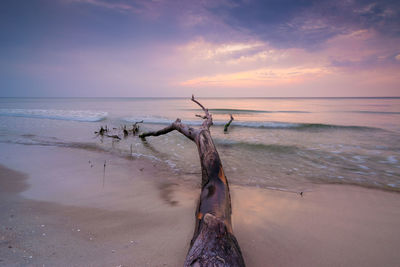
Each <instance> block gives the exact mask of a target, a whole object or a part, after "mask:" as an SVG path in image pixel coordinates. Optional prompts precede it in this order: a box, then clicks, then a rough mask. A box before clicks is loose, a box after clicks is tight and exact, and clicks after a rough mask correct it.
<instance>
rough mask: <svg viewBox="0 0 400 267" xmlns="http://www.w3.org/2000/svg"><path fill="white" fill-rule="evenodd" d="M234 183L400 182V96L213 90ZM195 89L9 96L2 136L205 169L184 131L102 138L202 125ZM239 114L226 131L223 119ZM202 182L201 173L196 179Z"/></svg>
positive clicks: (209, 101)
mask: <svg viewBox="0 0 400 267" xmlns="http://www.w3.org/2000/svg"><path fill="white" fill-rule="evenodd" d="M199 100H200V101H201V102H202V104H203V105H204V106H206V107H208V108H209V109H210V112H211V113H212V114H213V118H214V126H213V127H212V135H213V138H214V142H215V143H216V145H217V148H218V151H219V153H220V156H221V159H222V161H223V164H224V167H225V172H226V174H227V176H228V178H229V180H230V182H231V183H234V184H241V185H251V186H257V187H263V188H270V189H279V190H288V191H304V190H307V189H309V188H311V187H312V184H314V183H354V184H360V185H364V186H370V187H378V188H386V189H392V190H398V189H400V98H272V99H271V98H228V99H222V98H205V99H199ZM195 114H201V110H200V109H199V108H197V106H196V105H195V104H194V103H193V102H191V101H190V99H186V98H168V99H165V98H0V142H6V143H19V144H25V145H45V146H62V147H76V148H81V149H89V150H93V151H98V152H99V153H116V154H119V155H122V156H127V155H131V156H132V157H138V158H146V159H148V160H150V161H153V162H154V163H155V164H156V165H157V166H158V167H159V168H168V169H170V170H171V171H172V172H174V173H175V174H176V175H180V176H182V179H194V178H193V177H196V176H193V175H188V174H200V166H199V162H198V154H197V150H196V147H195V145H194V144H193V143H192V142H191V141H189V140H188V139H186V138H185V137H184V136H182V135H180V134H179V133H170V134H168V135H164V136H160V137H157V138H155V137H150V138H148V139H147V142H145V143H144V142H142V141H141V140H140V139H139V138H137V137H133V136H129V137H128V138H126V139H122V140H121V141H113V140H112V139H111V138H103V139H100V138H97V137H96V136H95V134H94V131H96V130H98V128H99V127H100V125H108V127H109V128H113V127H116V128H119V127H121V126H122V125H124V124H126V125H127V126H128V128H130V127H131V124H132V123H133V122H135V121H140V120H144V124H141V126H140V127H141V130H155V129H160V128H162V127H164V126H165V125H167V124H168V123H170V122H172V121H174V120H175V119H176V118H177V117H179V118H181V119H182V120H183V121H184V122H185V123H188V124H191V125H200V124H201V120H200V119H199V118H197V117H195ZM229 114H233V116H234V118H235V120H234V121H233V123H232V124H231V126H230V128H229V132H228V134H224V132H223V125H224V124H225V123H226V122H227V121H228V120H229ZM194 182H198V181H197V180H196V181H194Z"/></svg>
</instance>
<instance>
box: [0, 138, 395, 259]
mask: <svg viewBox="0 0 400 267" xmlns="http://www.w3.org/2000/svg"><path fill="white" fill-rule="evenodd" d="M0 149H1V150H2V151H4V153H1V155H0V164H3V166H0V266H43V265H44V266H182V264H183V261H184V258H185V256H186V252H187V249H188V247H189V242H190V238H191V235H192V232H193V227H194V211H195V206H196V200H197V197H198V194H199V192H200V189H199V186H198V184H191V183H190V182H184V181H182V177H175V176H174V175H173V173H171V172H160V171H159V170H156V168H155V167H154V166H153V163H151V162H149V161H145V160H130V159H127V158H121V157H117V156H115V155H111V154H105V153H98V152H96V151H85V150H79V149H68V148H58V147H39V146H23V145H5V144H1V145H0ZM89 161H90V162H89ZM104 161H106V172H105V176H104ZM227 176H228V179H229V173H227ZM178 178H179V179H178ZM180 179H181V180H180ZM199 180H200V177H199ZM199 182H200V181H199ZM103 183H104V186H103ZM231 194H232V205H233V227H234V232H235V234H236V236H237V238H238V241H239V244H240V246H241V249H242V252H243V255H244V258H245V261H246V264H247V266H397V265H398V262H400V254H399V253H398V248H399V247H400V229H399V225H400V195H399V194H398V193H391V192H385V191H380V190H373V189H366V188H361V187H356V186H344V185H319V186H315V188H314V189H313V191H312V192H306V193H305V194H304V196H303V197H301V196H300V195H298V194H294V193H288V192H281V191H272V190H265V189H259V188H249V187H242V186H235V185H232V186H231Z"/></svg>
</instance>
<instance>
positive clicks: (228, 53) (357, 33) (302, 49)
mask: <svg viewBox="0 0 400 267" xmlns="http://www.w3.org/2000/svg"><path fill="white" fill-rule="evenodd" d="M31 11H33V12H31ZM1 12H2V15H1V18H0V20H1V25H2V26H1V31H2V33H3V34H2V35H3V36H4V37H3V41H2V42H1V46H2V50H1V51H2V52H0V58H1V61H0V69H1V72H0V80H1V84H0V85H1V88H2V96H24V95H29V96H92V95H98V96H186V95H188V90H189V91H192V92H194V93H197V94H200V95H204V96H225V95H226V94H227V93H228V92H229V95H231V96H249V95H250V96H397V95H399V90H400V89H399V86H398V84H400V78H399V77H400V75H398V73H400V50H399V47H400V32H399V27H398V24H399V5H396V4H394V3H393V2H390V1H381V2H372V1H367V2H365V1H362V2H361V1H339V2H335V4H333V3H331V2H329V1H322V2H320V3H311V2H309V3H301V4H300V3H298V2H297V1H288V2H287V3H285V4H281V5H278V4H276V3H274V2H271V3H268V1H267V2H263V1H255V0H254V1H243V2H242V1H201V2H198V1H128V0H118V1H106V0H56V1H29V2H25V3H24V4H23V5H19V4H16V3H15V1H6V2H3V3H2V8H1Z"/></svg>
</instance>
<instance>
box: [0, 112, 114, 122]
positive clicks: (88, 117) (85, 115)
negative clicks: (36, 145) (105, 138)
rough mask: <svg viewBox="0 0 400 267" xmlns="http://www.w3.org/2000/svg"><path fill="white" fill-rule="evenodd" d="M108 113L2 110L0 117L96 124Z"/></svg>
mask: <svg viewBox="0 0 400 267" xmlns="http://www.w3.org/2000/svg"><path fill="white" fill-rule="evenodd" d="M107 115H108V113H107V112H103V111H90V110H55V109H0V116H9V117H25V118H39V119H53V120H70V121H83V122H96V121H101V120H104V119H105V118H106V117H107Z"/></svg>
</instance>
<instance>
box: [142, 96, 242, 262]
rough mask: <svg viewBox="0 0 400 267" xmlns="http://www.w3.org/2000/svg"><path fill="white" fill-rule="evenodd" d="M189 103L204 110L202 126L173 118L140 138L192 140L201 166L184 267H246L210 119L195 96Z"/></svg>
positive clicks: (226, 181)
mask: <svg viewBox="0 0 400 267" xmlns="http://www.w3.org/2000/svg"><path fill="white" fill-rule="evenodd" d="M192 101H193V102H195V103H197V104H198V105H199V106H200V107H201V108H202V109H203V111H204V113H205V115H204V116H200V115H196V116H198V117H201V118H203V119H204V121H203V124H202V125H201V126H200V127H199V128H192V127H189V126H187V125H185V124H184V123H182V122H181V120H180V119H176V121H175V122H173V123H172V124H171V125H169V126H167V127H165V128H164V129H161V130H159V131H154V132H146V133H142V134H141V135H140V137H141V138H145V137H147V136H159V135H163V134H166V133H169V132H171V131H174V130H177V131H179V132H180V133H182V134H183V135H185V136H186V137H187V138H189V139H190V140H192V141H194V142H195V143H196V146H197V150H198V152H199V157H200V164H201V173H202V177H201V193H200V198H199V202H198V205H197V209H196V214H195V216H196V223H195V229H194V233H193V238H192V240H191V242H190V248H189V251H188V254H187V257H186V260H185V263H184V266H185V267H186V266H240V267H241V266H245V263H244V260H243V256H242V253H241V251H240V247H239V244H238V242H237V240H236V238H235V236H234V234H233V231H232V222H231V214H232V208H231V197H230V193H229V184H228V180H227V179H226V176H225V173H224V169H223V167H222V164H221V160H220V158H219V155H218V151H217V149H216V147H215V145H214V142H213V140H212V137H211V133H210V126H211V125H212V116H211V114H209V112H208V109H206V108H204V106H203V105H202V104H201V103H200V102H198V101H197V100H196V99H195V98H194V96H192Z"/></svg>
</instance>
